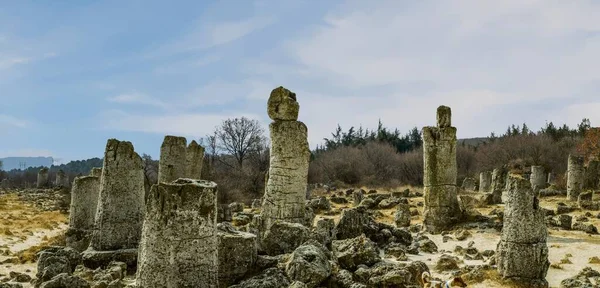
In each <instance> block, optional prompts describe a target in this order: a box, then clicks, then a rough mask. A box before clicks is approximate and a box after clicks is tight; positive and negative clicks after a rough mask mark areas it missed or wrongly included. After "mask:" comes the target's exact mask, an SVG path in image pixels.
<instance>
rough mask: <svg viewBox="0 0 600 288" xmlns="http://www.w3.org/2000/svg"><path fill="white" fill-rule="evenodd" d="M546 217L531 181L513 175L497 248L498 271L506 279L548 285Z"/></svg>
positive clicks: (539, 285) (509, 179)
mask: <svg viewBox="0 0 600 288" xmlns="http://www.w3.org/2000/svg"><path fill="white" fill-rule="evenodd" d="M544 217H545V213H544V210H543V209H542V208H541V207H540V206H539V201H538V198H537V197H536V195H535V193H534V192H533V190H532V189H531V183H530V182H529V181H527V180H525V179H523V178H522V177H521V176H519V175H514V174H511V175H510V176H509V178H508V184H507V191H506V206H505V208H504V228H503V229H502V238H501V240H500V242H499V243H498V246H497V251H496V262H497V265H498V272H499V273H500V275H501V276H502V277H503V278H504V279H509V280H512V281H514V282H516V283H519V284H522V285H525V286H526V287H548V283H547V281H546V280H545V277H546V274H547V272H548V267H549V266H550V262H549V261H548V246H547V245H546V238H547V236H548V231H547V228H546V223H545V219H544Z"/></svg>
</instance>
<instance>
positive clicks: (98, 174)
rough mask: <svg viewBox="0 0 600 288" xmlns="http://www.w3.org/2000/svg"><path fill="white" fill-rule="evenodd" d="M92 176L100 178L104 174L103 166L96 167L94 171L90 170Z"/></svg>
mask: <svg viewBox="0 0 600 288" xmlns="http://www.w3.org/2000/svg"><path fill="white" fill-rule="evenodd" d="M90 176H95V177H98V178H100V177H101V176H102V167H94V168H92V171H90Z"/></svg>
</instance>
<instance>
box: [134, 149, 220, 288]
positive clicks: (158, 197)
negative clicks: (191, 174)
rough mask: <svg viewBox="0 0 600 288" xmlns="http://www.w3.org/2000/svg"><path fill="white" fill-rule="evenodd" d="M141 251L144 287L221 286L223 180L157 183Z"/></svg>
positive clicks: (139, 279) (139, 276)
mask: <svg viewBox="0 0 600 288" xmlns="http://www.w3.org/2000/svg"><path fill="white" fill-rule="evenodd" d="M184 155H185V154H184ZM139 251H140V254H139V261H138V271H137V285H138V286H139V287H209V288H212V287H217V279H218V276H217V271H218V266H219V263H218V256H217V251H218V237H217V184H215V183H214V182H210V181H204V180H193V179H178V180H176V181H174V182H172V183H164V182H163V183H159V184H156V185H154V186H152V189H151V191H150V195H149V197H148V201H147V203H146V214H145V218H144V227H143V232H142V239H141V242H140V249H139Z"/></svg>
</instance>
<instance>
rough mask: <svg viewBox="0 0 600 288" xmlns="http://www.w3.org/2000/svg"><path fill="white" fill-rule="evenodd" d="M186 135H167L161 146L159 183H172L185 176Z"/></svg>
mask: <svg viewBox="0 0 600 288" xmlns="http://www.w3.org/2000/svg"><path fill="white" fill-rule="evenodd" d="M186 145H187V140H186V139H185V137H177V136H170V135H167V136H165V139H164V140H163V143H162V145H161V146H160V161H158V183H163V182H164V183H170V182H172V181H175V180H177V179H179V178H184V177H185V173H186V166H187V165H186V164H187V158H186V150H187V147H186Z"/></svg>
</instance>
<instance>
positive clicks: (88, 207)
mask: <svg viewBox="0 0 600 288" xmlns="http://www.w3.org/2000/svg"><path fill="white" fill-rule="evenodd" d="M99 194H100V177H96V176H81V177H76V178H75V180H74V181H73V188H71V207H70V212H69V228H68V229H67V232H66V236H67V237H66V238H67V239H66V242H67V246H68V247H71V248H74V249H76V250H78V251H83V250H85V249H87V247H88V245H89V243H90V236H91V233H92V231H93V229H94V222H95V220H96V209H97V207H98V196H99Z"/></svg>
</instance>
